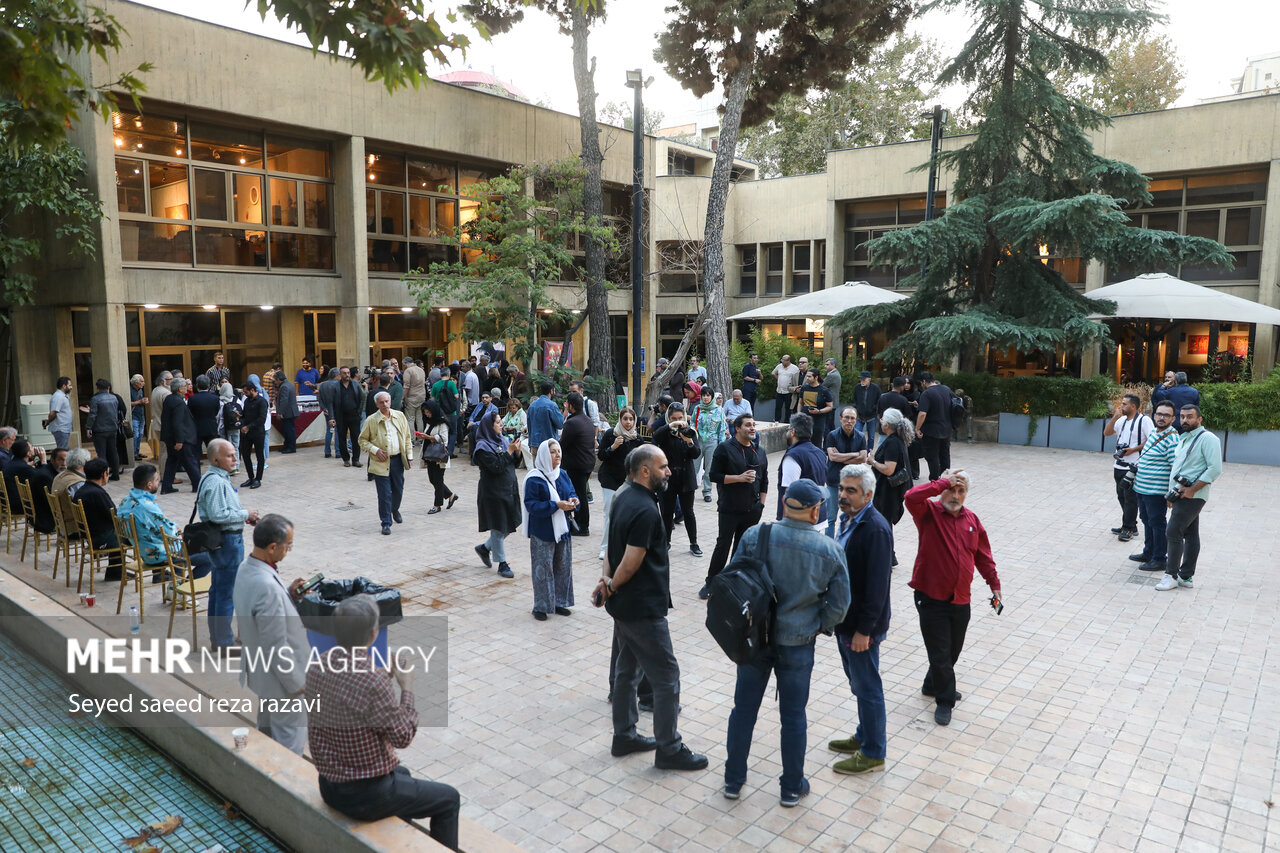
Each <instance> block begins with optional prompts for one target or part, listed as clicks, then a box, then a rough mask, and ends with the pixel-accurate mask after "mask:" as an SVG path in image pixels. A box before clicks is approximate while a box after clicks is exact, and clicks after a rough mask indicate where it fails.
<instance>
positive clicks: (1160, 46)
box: [1063, 35, 1183, 116]
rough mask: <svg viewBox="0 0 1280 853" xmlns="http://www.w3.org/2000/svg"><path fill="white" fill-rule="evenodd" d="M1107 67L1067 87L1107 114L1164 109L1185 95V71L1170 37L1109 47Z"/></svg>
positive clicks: (1066, 88) (1073, 80) (1136, 39)
mask: <svg viewBox="0 0 1280 853" xmlns="http://www.w3.org/2000/svg"><path fill="white" fill-rule="evenodd" d="M1106 57H1107V70H1106V71H1105V72H1104V73H1102V74H1096V75H1093V76H1079V77H1075V78H1073V79H1071V80H1070V81H1068V82H1066V83H1064V84H1063V90H1064V91H1065V92H1066V93H1068V94H1069V95H1070V96H1071V97H1074V98H1078V99H1079V100H1081V101H1083V102H1084V103H1086V104H1088V105H1089V106H1091V107H1093V109H1095V110H1097V111H1098V112H1100V113H1102V114H1103V115H1109V116H1115V115H1123V114H1124V113H1140V112H1148V111H1152V110H1163V109H1165V108H1166V107H1168V106H1169V105H1170V104H1172V103H1173V102H1174V101H1176V100H1178V98H1179V97H1180V96H1181V95H1182V89H1183V87H1182V79H1183V70H1182V63H1181V61H1180V60H1179V57H1178V49H1177V47H1175V46H1174V44H1173V42H1172V41H1171V40H1170V39H1169V37H1168V36H1164V35H1160V36H1154V37H1142V38H1128V39H1124V40H1122V41H1119V42H1116V43H1115V44H1113V45H1111V46H1109V47H1107V48H1106Z"/></svg>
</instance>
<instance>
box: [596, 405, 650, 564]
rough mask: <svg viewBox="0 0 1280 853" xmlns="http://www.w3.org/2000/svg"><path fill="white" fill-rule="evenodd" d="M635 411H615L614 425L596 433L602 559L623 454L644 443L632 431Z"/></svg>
mask: <svg viewBox="0 0 1280 853" xmlns="http://www.w3.org/2000/svg"><path fill="white" fill-rule="evenodd" d="M637 421H638V418H637V417H636V410H635V409H633V408H631V407H630V406H627V407H626V408H624V409H623V410H622V411H621V412H619V413H618V425H617V426H616V427H613V428H611V429H607V430H605V432H604V435H602V436H600V446H599V448H598V449H597V450H596V456H597V457H599V459H600V468H599V470H598V471H597V472H596V478H597V479H599V480H600V489H601V491H603V492H604V537H603V538H602V539H601V540H600V559H601V560H603V559H604V558H605V553H606V552H607V550H608V548H609V508H610V507H611V506H613V493H614V492H616V491H617V490H618V489H619V488H620V487H621V486H622V484H623V483H625V482H626V481H627V454H628V453H630V452H631V451H633V450H635V449H636V448H637V447H639V446H640V445H642V444H644V443H645V439H644V438H643V437H642V436H641V435H640V434H639V433H638V432H636V424H637Z"/></svg>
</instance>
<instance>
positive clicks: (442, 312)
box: [437, 308, 449, 314]
mask: <svg viewBox="0 0 1280 853" xmlns="http://www.w3.org/2000/svg"><path fill="white" fill-rule="evenodd" d="M437 310H439V312H440V313H441V314H448V313H449V309H448V308H440V309H437Z"/></svg>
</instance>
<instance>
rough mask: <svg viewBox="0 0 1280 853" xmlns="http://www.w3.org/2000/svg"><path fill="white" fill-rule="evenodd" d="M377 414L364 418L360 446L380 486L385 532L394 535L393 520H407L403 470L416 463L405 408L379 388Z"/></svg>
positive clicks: (397, 522) (375, 399)
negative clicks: (402, 511) (397, 408)
mask: <svg viewBox="0 0 1280 853" xmlns="http://www.w3.org/2000/svg"><path fill="white" fill-rule="evenodd" d="M373 402H374V405H376V406H377V407H378V412H377V414H375V415H370V416H369V417H367V418H365V421H364V428H363V429H361V430H360V439H359V441H360V446H361V447H363V448H364V450H365V452H366V453H368V454H369V473H370V474H372V475H373V484H374V486H376V487H377V489H378V517H379V518H380V519H381V520H382V535H383V536H390V535H391V522H392V520H393V519H394V520H395V523H396V524H400V523H401V522H403V521H404V516H402V515H401V514H400V499H401V498H402V497H403V496H404V472H405V471H407V470H408V469H409V468H410V467H411V465H412V463H413V437H412V434H411V433H410V431H409V421H408V419H406V418H405V416H404V413H403V412H397V411H395V410H394V409H392V408H391V395H390V394H388V393H387V392H386V391H379V392H378V393H377V394H375V395H374V397H373Z"/></svg>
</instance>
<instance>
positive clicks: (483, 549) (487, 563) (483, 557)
mask: <svg viewBox="0 0 1280 853" xmlns="http://www.w3.org/2000/svg"><path fill="white" fill-rule="evenodd" d="M475 550H476V554H478V555H479V556H480V562H482V563H484V567H485V568H486V569H492V568H493V560H491V559H489V546H488V545H477V546H476V549H475Z"/></svg>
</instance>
